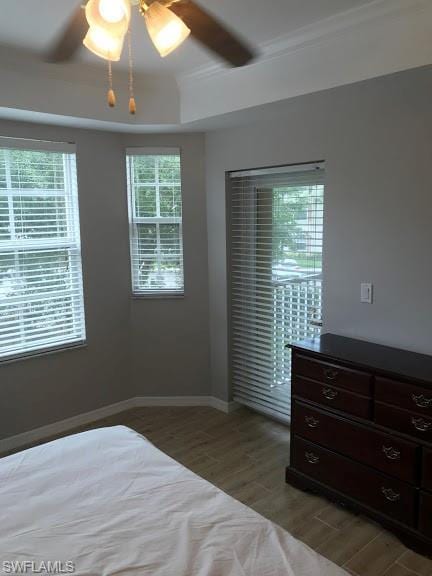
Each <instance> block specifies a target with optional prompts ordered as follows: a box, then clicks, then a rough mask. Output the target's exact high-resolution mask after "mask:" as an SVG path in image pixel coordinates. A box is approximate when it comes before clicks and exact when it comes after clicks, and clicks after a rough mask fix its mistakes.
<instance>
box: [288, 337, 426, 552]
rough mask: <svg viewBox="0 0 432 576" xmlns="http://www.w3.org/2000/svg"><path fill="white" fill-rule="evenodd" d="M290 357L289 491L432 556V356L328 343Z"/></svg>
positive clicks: (313, 342)
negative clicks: (352, 513) (367, 520)
mask: <svg viewBox="0 0 432 576" xmlns="http://www.w3.org/2000/svg"><path fill="white" fill-rule="evenodd" d="M291 348H292V424H291V460H290V466H289V467H288V468H287V470H286V480H287V482H289V483H291V484H294V485H296V486H297V487H299V488H302V489H306V490H312V491H314V492H318V493H321V494H323V495H325V496H327V497H328V498H330V499H332V500H335V501H337V502H340V503H342V504H345V505H347V506H349V507H351V508H352V509H354V510H357V511H359V512H362V513H364V514H366V515H368V516H370V517H372V518H373V519H374V520H376V521H378V522H380V523H381V524H382V525H384V526H385V527H386V528H388V529H390V530H392V531H393V532H395V533H396V534H397V535H398V536H399V537H400V538H401V539H402V540H403V541H404V542H405V544H407V545H408V546H410V547H412V548H415V549H416V550H418V551H420V552H422V553H423V554H429V555H432V356H425V355H422V354H416V353H413V352H407V351H404V350H397V349H395V348H389V347H387V346H379V345H377V344H372V343H369V342H364V341H361V340H353V339H350V338H344V337H342V336H335V335H333V334H324V335H323V336H321V337H320V338H314V339H310V340H304V341H302V342H299V343H297V344H295V345H293V346H291Z"/></svg>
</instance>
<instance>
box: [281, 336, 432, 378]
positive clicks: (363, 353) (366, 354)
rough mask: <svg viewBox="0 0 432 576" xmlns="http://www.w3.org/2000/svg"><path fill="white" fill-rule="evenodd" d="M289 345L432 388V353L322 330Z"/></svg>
mask: <svg viewBox="0 0 432 576" xmlns="http://www.w3.org/2000/svg"><path fill="white" fill-rule="evenodd" d="M290 347H291V348H292V349H295V350H299V351H305V352H311V353H313V354H318V355H323V356H325V357H327V358H329V359H332V360H335V361H340V362H347V363H350V364H355V365H356V366H357V367H361V368H364V369H366V370H369V371H371V370H372V371H376V372H380V373H381V374H383V375H388V376H389V377H392V376H393V377H394V378H398V377H400V378H407V379H410V380H416V381H418V382H421V383H422V384H425V385H427V386H430V387H431V388H432V356H427V355H426V354H418V353H417V352H410V351H407V350H399V349H398V348H391V347H389V346H382V345H381V344H374V343H372V342H366V341H365V340H355V339H353V338H346V337H345V336H337V335H335V334H323V335H322V336H318V337H316V338H309V339H307V340H302V341H301V342H295V343H294V344H292V345H291V346H290Z"/></svg>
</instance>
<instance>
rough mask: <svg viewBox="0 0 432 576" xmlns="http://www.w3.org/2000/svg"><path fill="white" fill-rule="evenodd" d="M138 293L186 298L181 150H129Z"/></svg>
mask: <svg viewBox="0 0 432 576" xmlns="http://www.w3.org/2000/svg"><path fill="white" fill-rule="evenodd" d="M127 170H128V195H129V225H130V242H131V264H132V291H133V293H134V294H142V295H152V294H153V295H164V294H165V295H170V294H172V295H176V294H183V291H184V281H183V236H182V193H181V167H180V153H179V150H167V149H165V150H164V149H161V150H146V149H144V150H143V149H130V150H128V151H127Z"/></svg>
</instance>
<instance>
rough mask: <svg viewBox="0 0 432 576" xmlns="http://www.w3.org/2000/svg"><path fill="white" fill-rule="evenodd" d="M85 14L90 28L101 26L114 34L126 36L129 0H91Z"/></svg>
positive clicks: (129, 16)
mask: <svg viewBox="0 0 432 576" xmlns="http://www.w3.org/2000/svg"><path fill="white" fill-rule="evenodd" d="M85 14H86V19H87V22H88V24H89V26H90V28H92V27H94V28H100V29H103V30H105V31H106V32H107V33H109V34H111V35H113V36H124V35H125V34H126V32H127V31H128V28H129V22H130V18H131V7H130V2H129V0H89V1H88V2H87V4H86V7H85Z"/></svg>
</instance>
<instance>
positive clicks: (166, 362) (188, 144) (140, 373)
mask: <svg viewBox="0 0 432 576" xmlns="http://www.w3.org/2000/svg"><path fill="white" fill-rule="evenodd" d="M122 144H123V146H124V147H127V146H153V147H158V146H172V147H180V149H181V159H182V183H183V190H182V193H183V235H184V238H183V242H184V270H185V295H184V298H171V299H167V298H161V299H147V298H140V299H133V300H132V301H131V317H130V328H131V353H132V382H133V385H134V390H135V395H137V396H147V395H150V396H182V395H192V396H195V395H196V396H202V395H208V394H209V393H210V376H209V370H210V360H209V352H210V350H209V348H210V344H209V322H208V264H207V225H206V197H205V176H204V136H203V135H196V134H184V135H172V136H166V135H147V136H134V135H132V134H130V135H127V136H124V137H123V138H122Z"/></svg>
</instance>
